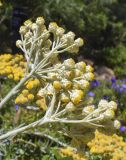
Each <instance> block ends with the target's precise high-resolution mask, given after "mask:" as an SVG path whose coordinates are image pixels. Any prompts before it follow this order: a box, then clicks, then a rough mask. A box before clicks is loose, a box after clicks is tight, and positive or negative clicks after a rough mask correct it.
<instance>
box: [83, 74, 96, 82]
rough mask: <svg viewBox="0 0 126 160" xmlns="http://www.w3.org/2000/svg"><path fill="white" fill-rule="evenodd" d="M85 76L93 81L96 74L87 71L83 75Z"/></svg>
mask: <svg viewBox="0 0 126 160" xmlns="http://www.w3.org/2000/svg"><path fill="white" fill-rule="evenodd" d="M83 78H85V79H86V80H88V81H92V80H93V79H94V74H93V73H92V72H88V73H85V74H84V75H83Z"/></svg>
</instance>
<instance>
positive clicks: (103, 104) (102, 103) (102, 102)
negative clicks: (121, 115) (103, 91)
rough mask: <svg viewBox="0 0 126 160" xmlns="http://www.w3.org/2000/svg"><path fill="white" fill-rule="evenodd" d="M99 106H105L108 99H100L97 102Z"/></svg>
mask: <svg viewBox="0 0 126 160" xmlns="http://www.w3.org/2000/svg"><path fill="white" fill-rule="evenodd" d="M98 107H99V108H107V107H108V101H107V100H104V99H102V100H100V102H99V104H98Z"/></svg>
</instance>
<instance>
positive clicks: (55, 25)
mask: <svg viewBox="0 0 126 160" xmlns="http://www.w3.org/2000/svg"><path fill="white" fill-rule="evenodd" d="M57 28H58V25H57V24H56V23H55V22H51V23H50V24H49V29H48V30H49V31H50V32H55V31H56V30H57Z"/></svg>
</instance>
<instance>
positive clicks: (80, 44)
mask: <svg viewBox="0 0 126 160" xmlns="http://www.w3.org/2000/svg"><path fill="white" fill-rule="evenodd" d="M74 43H75V44H76V45H77V46H79V47H81V46H83V44H84V41H83V39H82V38H77V39H76V40H75V42H74Z"/></svg>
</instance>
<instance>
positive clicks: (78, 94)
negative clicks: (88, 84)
mask: <svg viewBox="0 0 126 160" xmlns="http://www.w3.org/2000/svg"><path fill="white" fill-rule="evenodd" d="M83 96H84V92H83V91H82V90H78V89H75V90H73V91H72V93H71V94H70V98H71V101H72V102H73V103H74V104H78V103H79V102H80V101H81V100H82V98H83Z"/></svg>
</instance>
